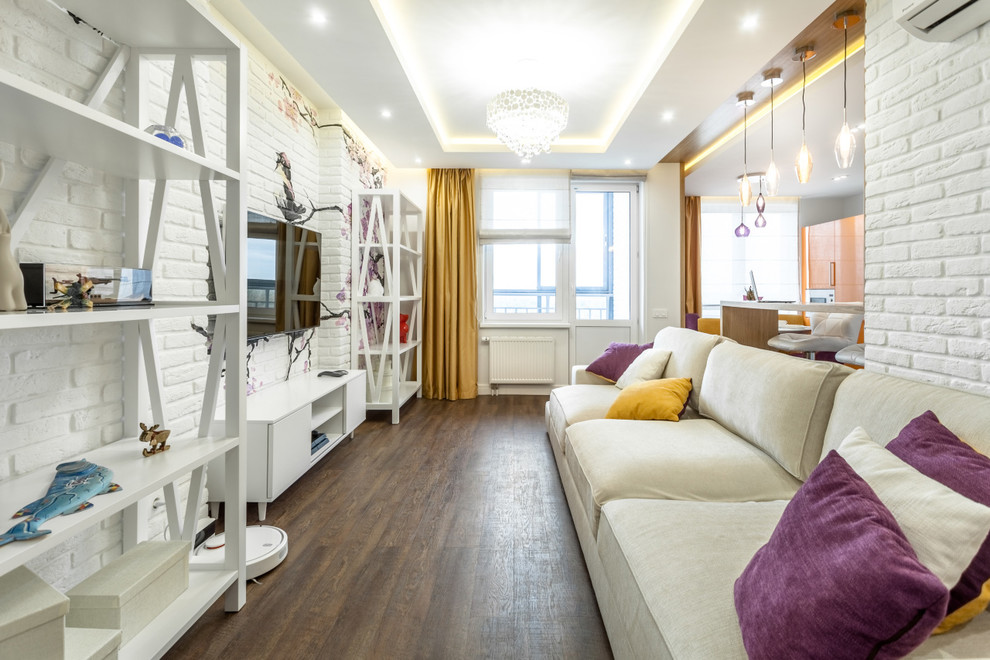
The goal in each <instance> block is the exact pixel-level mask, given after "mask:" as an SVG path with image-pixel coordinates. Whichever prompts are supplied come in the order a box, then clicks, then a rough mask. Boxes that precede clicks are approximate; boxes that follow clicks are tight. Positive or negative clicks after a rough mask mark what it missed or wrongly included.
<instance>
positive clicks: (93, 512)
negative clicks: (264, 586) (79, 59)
mask: <svg viewBox="0 0 990 660" xmlns="http://www.w3.org/2000/svg"><path fill="white" fill-rule="evenodd" d="M59 4H60V5H62V6H64V7H66V8H67V9H69V10H70V11H72V12H74V13H76V14H77V15H79V16H81V17H83V18H84V19H85V20H86V21H87V22H88V23H90V24H91V25H94V26H97V27H98V28H99V29H101V30H103V31H104V33H105V34H108V35H111V36H112V37H113V39H114V41H115V42H116V43H118V44H123V45H121V46H120V47H119V48H118V50H117V52H116V54H115V55H114V56H113V57H112V58H111V60H110V63H109V64H108V66H107V68H106V70H105V71H104V73H103V75H102V76H101V77H100V78H99V79H98V80H97V82H96V85H95V86H94V88H93V90H92V91H91V93H90V95H89V98H88V99H87V101H86V102H85V103H80V102H77V101H74V100H72V99H69V98H67V97H64V96H61V95H59V94H57V93H54V92H52V91H50V90H48V89H45V88H43V87H41V86H39V85H36V84H34V83H32V82H30V81H28V80H25V79H23V78H20V77H18V76H15V75H12V74H11V73H9V72H6V71H0V117H3V118H4V119H3V121H0V141H2V142H6V143H10V144H12V145H14V146H16V147H20V148H27V149H32V150H36V151H40V152H43V153H46V154H47V155H48V156H49V162H48V163H47V164H46V165H45V166H44V167H43V168H42V170H41V172H40V173H39V175H38V180H37V181H36V182H35V184H34V186H33V187H32V189H31V191H30V193H29V194H28V196H27V198H26V199H25V201H24V202H23V203H22V204H21V206H20V207H19V208H18V209H17V210H16V212H15V213H14V214H13V217H12V218H11V225H12V231H11V235H12V239H11V240H12V244H13V246H15V247H16V245H17V243H18V242H19V241H20V240H21V239H22V238H23V236H24V234H25V233H26V230H27V227H28V225H29V224H30V222H31V221H32V219H33V217H34V216H35V214H36V212H37V209H38V206H39V204H40V203H41V202H42V201H44V199H45V198H46V196H47V195H46V191H47V190H49V189H50V185H51V184H52V183H53V182H54V177H55V176H56V175H57V174H58V173H59V172H60V170H61V167H62V165H63V164H64V162H65V161H72V162H76V163H80V164H83V165H86V166H87V167H92V168H95V169H98V170H102V171H104V172H106V173H108V174H111V175H115V176H119V177H122V178H124V179H125V193H126V196H125V200H126V201H125V205H124V232H123V233H124V254H123V257H124V264H123V265H125V266H129V267H135V268H146V269H150V270H153V269H154V264H155V259H156V256H157V253H158V247H159V241H160V237H161V231H162V224H163V217H164V213H165V210H166V209H167V208H168V206H169V193H168V189H169V186H168V182H169V181H174V180H185V181H198V182H200V191H201V193H200V194H201V198H202V203H203V213H204V216H205V218H206V227H207V242H208V247H209V251H210V259H211V264H212V268H213V284H214V289H215V291H216V301H215V302H214V301H203V300H178V301H169V302H160V303H156V304H155V305H154V306H151V307H133V308H119V309H102V310H90V311H85V310H83V311H69V312H46V311H28V312H8V313H0V332H3V331H6V330H24V329H31V328H45V327H61V326H70V325H84V324H101V323H121V324H122V327H123V335H124V355H125V361H124V372H125V376H124V377H125V383H126V387H124V391H125V394H124V400H123V407H124V424H123V428H124V429H125V433H126V432H133V433H134V435H133V436H128V437H122V438H120V439H119V440H117V441H115V442H112V443H110V444H107V445H104V446H102V447H99V448H97V449H94V450H91V451H87V452H85V453H83V454H81V455H80V456H78V458H86V459H87V460H89V461H91V462H93V463H96V464H99V465H104V466H106V467H108V468H110V469H111V470H112V471H113V473H114V481H115V482H117V483H119V484H120V485H121V486H122V490H120V491H118V492H114V493H109V494H106V495H100V496H98V497H95V498H94V499H93V500H92V504H93V506H92V508H90V509H87V510H85V511H81V512H78V513H75V514H74V515H71V516H64V517H59V518H56V519H53V520H50V521H48V522H46V523H45V524H44V525H43V529H49V530H51V534H48V535H45V536H42V537H39V538H37V539H32V540H30V541H22V542H14V543H11V544H8V545H6V546H2V547H0V574H2V573H6V572H8V571H11V570H13V569H14V568H16V567H18V566H21V565H22V564H24V563H25V562H27V561H29V560H30V559H32V558H34V557H37V556H39V555H41V554H42V553H44V552H46V551H49V550H51V549H53V548H54V547H56V546H57V545H58V544H60V543H62V542H64V541H66V540H67V539H69V538H70V537H72V536H73V535H76V534H78V533H80V532H83V531H85V530H86V529H88V528H91V527H93V526H95V525H97V524H99V523H100V521H102V520H105V519H106V518H107V517H109V516H112V515H114V514H117V513H121V512H122V513H123V524H124V538H123V549H124V550H127V549H129V548H130V547H132V546H133V545H136V544H137V543H138V542H139V541H141V540H143V539H144V538H146V537H147V529H146V522H147V514H148V511H149V510H150V496H152V495H154V494H155V493H156V492H157V491H159V489H164V495H165V501H166V511H167V516H168V523H169V528H170V529H171V530H173V538H182V539H184V540H188V541H189V543H190V550H191V549H192V539H193V537H194V535H195V532H196V529H195V527H196V522H197V520H198V518H199V515H198V513H199V512H198V508H199V502H200V501H201V497H202V489H203V486H204V484H205V481H206V465H207V464H208V463H209V462H210V461H212V460H220V462H222V463H223V464H224V466H225V484H224V485H225V490H226V499H225V503H226V507H225V521H224V522H225V527H226V538H227V552H226V553H225V558H224V561H223V563H222V564H221V563H216V564H207V565H198V566H197V567H196V568H195V569H194V570H193V569H191V571H190V579H189V583H190V586H189V589H188V590H187V591H185V592H184V593H183V594H182V595H181V596H180V597H179V599H178V600H176V601H175V602H174V603H172V604H171V605H169V606H168V607H167V608H166V609H165V611H164V612H163V613H162V614H161V615H159V616H158V617H156V619H155V621H154V623H153V624H152V625H149V626H148V627H147V628H146V629H145V630H144V631H143V632H141V633H140V634H138V636H137V637H135V638H134V639H133V640H131V641H130V642H128V643H127V644H126V645H124V646H123V647H121V648H120V650H119V657H121V658H154V657H160V656H162V655H163V654H164V653H165V652H166V651H167V650H168V648H169V647H170V646H171V645H172V644H173V643H174V642H175V641H176V640H177V639H178V638H179V637H181V636H182V634H183V633H184V632H185V631H186V630H188V629H189V627H190V626H191V625H192V624H193V623H194V622H195V621H196V619H197V618H199V616H200V615H201V614H202V613H203V612H204V611H206V609H207V608H209V606H210V605H212V604H213V603H214V602H215V601H216V600H217V599H218V598H219V597H221V596H225V607H226V609H227V610H228V611H236V610H239V609H240V608H241V607H242V606H243V605H244V602H245V591H244V575H245V574H244V570H245V568H244V522H245V513H246V512H245V499H244V497H245V480H244V474H245V453H246V452H245V450H244V445H245V443H244V439H243V438H244V436H245V427H246V423H245V413H244V400H245V367H244V363H245V351H246V336H245V320H244V319H245V317H244V309H245V291H244V288H243V287H242V286H241V284H240V282H241V280H242V277H241V275H242V265H241V255H242V254H243V253H244V251H245V245H246V239H245V235H244V226H245V203H246V192H245V190H244V186H243V184H242V181H241V175H240V173H241V172H244V171H246V167H245V158H244V142H245V139H244V135H245V130H246V126H245V122H246V121H247V111H246V96H245V93H246V89H247V57H246V53H245V51H244V50H243V49H242V47H241V45H240V43H239V42H238V41H237V40H236V39H235V38H234V37H232V36H231V35H230V34H229V33H227V31H226V30H224V29H223V28H222V27H220V26H218V25H217V24H216V23H214V21H213V20H212V19H211V18H210V17H209V16H207V15H206V14H205V13H204V12H203V11H202V10H201V9H199V8H198V7H197V6H195V5H194V4H192V3H191V2H188V1H187V0H175V1H173V2H169V3H165V4H163V3H161V2H158V1H157V0H59ZM80 29H82V28H80ZM198 58H205V59H211V60H219V61H222V62H223V63H224V65H225V70H226V74H225V76H226V81H225V83H226V102H225V112H226V116H225V122H224V123H225V130H226V143H225V145H224V150H225V154H224V158H223V159H222V160H220V159H217V158H216V157H212V156H211V155H208V154H207V153H206V150H205V149H206V148H205V140H204V135H203V130H204V128H205V126H206V124H205V121H203V120H202V119H201V118H200V116H199V111H198V110H199V107H200V106H199V94H198V91H197V89H196V82H195V80H194V77H193V75H192V62H193V60H194V59H198ZM152 59H157V60H170V61H172V62H173V80H172V84H171V87H170V90H169V101H168V107H167V108H166V112H165V117H164V121H162V118H161V117H154V118H149V117H148V116H147V115H148V111H147V105H148V104H147V96H148V93H147V90H146V87H147V82H146V79H147V73H148V72H147V69H148V66H149V65H148V63H149V61H150V60H152ZM121 76H123V77H124V79H125V80H124V87H125V89H126V98H125V115H126V117H127V121H121V120H118V119H116V118H114V117H111V116H109V115H106V114H103V113H101V112H100V111H99V110H97V109H96V108H98V107H99V106H100V105H102V102H103V100H104V99H105V98H106V97H107V95H108V94H109V92H110V91H111V90H112V88H113V87H114V85H115V83H116V82H117V81H118V80H119V79H120V78H121ZM181 99H185V101H186V103H187V104H188V106H189V117H190V124H191V132H192V135H191V138H192V142H193V145H194V150H193V151H189V150H185V149H182V148H179V147H177V146H175V145H172V144H169V143H167V142H165V141H164V140H161V139H159V138H155V137H153V136H151V135H149V134H148V133H145V132H144V130H143V129H144V127H145V126H147V125H149V124H151V123H166V124H172V125H174V124H175V119H176V116H177V113H178V106H179V103H180V100H181ZM210 182H218V183H219V184H220V185H222V186H223V188H224V189H225V194H224V200H225V204H226V206H225V217H226V218H227V221H226V223H225V228H224V231H221V229H220V224H219V221H218V214H217V212H216V209H217V203H216V201H215V200H214V198H213V190H212V188H211V185H210ZM205 315H210V316H212V317H215V332H214V336H213V348H212V352H211V357H210V364H209V370H208V375H207V385H206V388H205V393H204V400H203V413H202V418H201V421H200V433H199V437H196V438H176V437H173V438H170V439H169V444H170V445H171V449H170V450H169V451H167V452H164V453H161V454H157V455H154V456H151V457H147V458H146V457H144V456H142V454H141V449H142V447H143V446H144V445H142V444H141V443H139V442H138V441H137V433H138V432H139V431H138V421H144V422H147V421H148V420H149V415H150V418H151V419H152V420H153V422H154V423H158V424H161V425H162V426H163V427H164V428H168V426H169V424H168V422H169V420H168V419H167V415H166V408H165V405H164V397H163V385H162V382H161V369H160V364H159V358H158V354H157V343H156V339H155V322H156V321H157V320H160V319H170V318H179V317H193V316H198V317H202V316H205ZM224 370H225V371H226V388H225V390H224V393H223V396H224V409H225V411H226V416H225V418H224V419H223V421H222V422H221V423H220V424H218V425H216V426H214V431H216V434H215V435H210V427H211V425H212V420H213V419H214V415H215V409H216V404H217V398H218V396H219V394H220V382H221V379H220V374H221V372H222V371H224ZM149 410H150V413H149ZM221 459H222V460H221ZM54 476H55V471H54V466H51V467H50V468H46V469H42V470H38V471H36V472H32V473H29V474H25V475H22V476H17V477H14V478H10V479H6V480H3V481H2V482H0V511H3V512H9V513H13V512H14V511H16V510H17V509H19V508H20V507H22V506H23V505H25V504H27V503H28V502H31V501H33V500H35V499H37V498H39V497H41V496H43V495H44V494H45V492H46V490H47V488H48V485H49V484H50V483H51V480H52V478H53V477H54ZM186 479H188V481H189V483H190V486H189V493H188V497H187V501H188V503H187V505H186V507H185V509H184V510H180V507H179V505H178V502H179V497H178V494H177V492H176V491H177V486H176V482H178V481H184V480H186ZM15 522H16V521H15V520H13V519H12V520H10V521H9V522H6V523H5V522H0V525H3V524H6V525H7V526H6V527H4V529H3V530H2V531H5V530H6V529H7V528H9V527H10V526H13V525H14V523H15ZM87 637H89V636H88V635H85V634H80V635H78V636H75V637H74V638H75V639H83V638H87ZM94 643H95V642H94ZM71 651H72V652H73V653H75V654H79V653H83V655H85V653H84V651H85V649H78V648H75V649H72V650H71ZM87 657H88V656H87Z"/></svg>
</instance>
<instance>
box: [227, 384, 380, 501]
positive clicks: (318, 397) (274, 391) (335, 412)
mask: <svg viewBox="0 0 990 660" xmlns="http://www.w3.org/2000/svg"><path fill="white" fill-rule="evenodd" d="M318 373H319V372H318V371H315V370H314V371H310V372H308V373H306V374H304V375H302V376H297V377H295V378H292V379H290V380H287V381H285V382H283V383H278V384H277V385H272V386H270V387H267V388H265V389H263V390H261V391H260V392H258V393H257V394H252V395H251V396H249V397H248V398H247V405H246V411H247V478H246V483H247V501H248V502H257V503H258V519H259V520H264V519H265V516H266V515H267V513H268V503H269V502H273V501H275V498H276V497H278V496H279V495H281V494H282V493H283V492H284V491H285V489H287V488H288V487H289V486H291V485H292V484H293V483H295V481H296V479H298V478H299V477H301V476H302V475H303V474H305V473H306V471H307V470H309V469H310V468H311V467H312V466H314V465H316V463H317V462H318V461H319V460H320V459H321V458H323V457H324V456H326V455H327V454H328V453H329V452H330V450H331V449H333V448H334V447H336V446H337V445H338V444H340V442H341V441H342V440H343V439H344V438H345V437H346V436H348V435H351V436H352V437H353V434H354V429H356V428H357V427H358V425H359V424H360V423H361V422H363V421H364V418H365V392H366V388H367V385H366V376H365V372H364V371H361V370H352V371H348V372H347V374H346V375H344V376H341V377H339V378H334V377H333V376H318V375H317V374H318ZM312 430H319V431H321V432H323V433H325V434H326V436H327V439H328V441H329V442H327V444H325V445H323V446H322V447H320V448H319V449H318V450H317V451H315V452H311V451H310V447H311V433H310V432H311V431H312ZM207 474H208V482H207V483H208V488H209V492H210V508H211V515H214V514H215V513H216V512H215V511H213V510H212V509H213V503H214V502H215V501H220V500H222V499H223V495H224V494H223V483H224V482H223V464H222V462H219V461H218V462H217V463H215V464H211V465H210V469H209V472H208V473H207Z"/></svg>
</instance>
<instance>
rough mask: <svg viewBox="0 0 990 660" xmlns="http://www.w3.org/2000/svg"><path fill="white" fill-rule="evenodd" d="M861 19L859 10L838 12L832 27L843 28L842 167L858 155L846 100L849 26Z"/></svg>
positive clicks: (838, 150) (838, 146)
mask: <svg viewBox="0 0 990 660" xmlns="http://www.w3.org/2000/svg"><path fill="white" fill-rule="evenodd" d="M859 20H860V16H859V12H857V11H856V10H854V9H850V10H848V11H844V12H840V13H838V14H836V15H835V22H834V23H832V27H834V28H836V29H839V30H842V129H841V130H839V135H838V137H836V138H835V162H836V163H838V165H839V167H840V168H842V169H846V168H848V167H850V166H852V163H853V158H855V157H856V136H855V135H853V132H852V131H851V130H850V129H849V122H848V121H847V119H846V102H847V100H848V99H847V97H848V89H847V87H848V85H847V82H846V67H847V62H846V59H847V58H848V57H849V26H850V25H856V24H857V23H859Z"/></svg>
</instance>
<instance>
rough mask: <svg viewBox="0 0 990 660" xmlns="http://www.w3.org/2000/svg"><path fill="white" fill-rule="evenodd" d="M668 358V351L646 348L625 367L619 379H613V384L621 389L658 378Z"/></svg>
mask: <svg viewBox="0 0 990 660" xmlns="http://www.w3.org/2000/svg"><path fill="white" fill-rule="evenodd" d="M668 359H670V351H664V350H661V349H659V348H648V349H646V350H645V351H643V352H642V353H640V354H639V355H637V356H636V359H635V360H633V361H632V364H630V365H629V366H628V367H626V370H625V371H623V372H622V375H621V376H619V380H617V381H615V386H616V387H618V388H619V389H620V390H623V389H625V388H627V387H629V386H630V385H634V384H636V383H642V382H644V381H647V380H656V379H657V378H660V374H662V373H663V369H664V367H666V366H667V360H668Z"/></svg>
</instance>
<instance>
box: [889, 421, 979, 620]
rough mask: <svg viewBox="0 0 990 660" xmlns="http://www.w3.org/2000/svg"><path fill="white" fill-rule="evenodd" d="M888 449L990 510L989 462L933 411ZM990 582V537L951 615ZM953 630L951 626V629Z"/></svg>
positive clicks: (953, 599) (955, 596)
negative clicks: (946, 426)
mask: <svg viewBox="0 0 990 660" xmlns="http://www.w3.org/2000/svg"><path fill="white" fill-rule="evenodd" d="M887 449H888V450H889V451H890V452H891V453H892V454H894V455H895V456H897V457H898V458H899V459H901V460H902V461H904V462H905V463H907V464H908V465H910V466H911V467H913V468H914V469H916V470H917V471H918V472H920V473H922V474H923V475H925V476H926V477H929V478H931V479H934V480H935V481H937V482H939V483H940V484H942V485H944V486H948V487H949V488H951V489H952V490H954V491H956V492H957V493H959V494H960V495H963V496H965V497H968V498H969V499H971V500H973V501H975V502H979V503H980V504H982V505H984V506H990V458H987V457H986V456H984V455H983V454H981V453H979V452H978V451H976V450H975V449H973V448H972V447H970V446H969V445H967V444H966V443H965V442H963V441H962V440H960V439H959V438H958V437H957V436H956V434H955V433H953V432H952V431H950V430H949V429H947V428H945V426H943V425H942V423H941V422H939V421H938V417H936V416H935V413H933V412H932V411H931V410H929V411H927V412H924V413H922V414H921V415H920V416H918V417H916V418H914V419H913V420H911V421H910V422H909V423H908V425H907V426H905V427H904V428H903V429H901V432H900V433H899V434H898V435H897V437H896V438H894V439H893V440H891V441H890V442H889V443H887ZM988 580H990V536H988V537H987V538H986V540H985V541H984V542H983V545H982V546H981V547H980V550H979V551H978V552H977V553H976V556H975V557H974V558H973V561H972V563H970V565H969V568H967V569H966V570H965V571H964V572H963V574H962V578H960V580H959V583H958V584H957V585H956V586H955V587H954V588H953V589H952V591H950V592H949V609H948V614H952V613H953V612H955V611H956V610H958V609H959V608H960V607H962V606H964V605H967V604H968V603H973V602H974V601H977V600H978V599H979V598H980V595H981V593H982V591H983V585H984V584H986V583H987V581H988ZM983 600H984V602H982V603H980V604H979V606H977V604H976V603H974V605H972V606H970V608H968V609H969V610H970V612H968V616H963V617H962V618H961V620H959V621H955V622H953V624H952V625H958V624H959V623H963V622H965V621H967V620H969V619H970V618H972V617H973V616H976V615H977V614H979V613H980V612H981V611H982V610H983V609H984V608H986V602H985V599H983ZM949 627H951V626H949Z"/></svg>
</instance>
